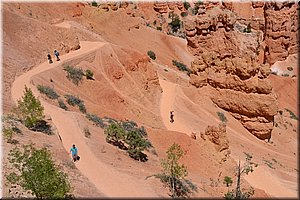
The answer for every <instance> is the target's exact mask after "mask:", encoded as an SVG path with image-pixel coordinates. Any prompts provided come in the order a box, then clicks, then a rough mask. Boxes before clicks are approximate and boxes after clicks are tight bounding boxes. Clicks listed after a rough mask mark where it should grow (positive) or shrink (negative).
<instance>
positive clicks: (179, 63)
mask: <svg viewBox="0 0 300 200" xmlns="http://www.w3.org/2000/svg"><path fill="white" fill-rule="evenodd" d="M172 64H173V65H174V66H176V67H177V68H178V69H179V70H180V71H186V72H187V73H188V75H190V74H191V73H192V71H191V70H190V69H189V68H188V67H187V66H186V65H185V64H183V63H181V62H178V61H176V60H172Z"/></svg>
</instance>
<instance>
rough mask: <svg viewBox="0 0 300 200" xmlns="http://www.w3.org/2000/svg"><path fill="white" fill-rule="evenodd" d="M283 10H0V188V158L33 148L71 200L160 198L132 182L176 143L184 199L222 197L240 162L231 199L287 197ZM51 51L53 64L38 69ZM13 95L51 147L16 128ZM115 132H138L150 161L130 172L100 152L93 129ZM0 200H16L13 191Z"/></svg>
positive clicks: (119, 156) (290, 120) (289, 134)
mask: <svg viewBox="0 0 300 200" xmlns="http://www.w3.org/2000/svg"><path fill="white" fill-rule="evenodd" d="M296 11H297V5H296V3H277V2H266V3H264V2H246V3H237V2H235V3H233V2H228V1H226V2H204V1H197V2H181V1H177V2H106V3H99V2H93V3H91V2H85V3H59V4H58V3H4V4H3V18H4V20H3V50H4V51H3V86H4V87H3V110H4V116H5V117H4V119H3V120H4V121H3V122H5V123H4V129H5V131H6V133H3V134H4V150H5V151H4V156H3V157H4V159H3V160H4V164H3V168H4V173H5V175H4V177H5V176H6V175H7V174H8V173H9V172H10V170H11V167H12V166H11V164H10V163H9V162H8V157H9V156H10V155H9V154H8V153H9V150H11V149H12V148H14V147H15V146H17V147H21V146H22V145H23V144H29V143H31V142H33V143H36V144H37V147H39V148H40V147H46V148H48V149H49V150H50V151H51V154H52V155H53V158H54V160H55V163H56V164H58V165H59V166H61V167H60V168H61V170H63V171H64V172H66V173H67V174H68V176H69V178H70V181H71V186H72V190H71V193H72V194H73V195H74V196H75V197H76V198H77V197H92V198H94V197H95V198H96V197H98V198H99V197H104V198H105V197H129V198H132V197H163V198H165V197H166V198H167V197H169V193H168V188H165V187H163V184H162V183H161V182H160V180H159V179H155V178H149V179H147V180H146V179H145V178H146V177H149V176H151V175H153V174H157V173H159V172H160V171H161V170H162V168H161V160H162V159H164V158H166V151H167V150H168V148H169V147H170V146H171V145H172V144H173V143H177V144H179V145H180V146H181V147H182V149H183V151H184V157H183V158H182V159H180V164H184V165H185V166H187V170H188V176H187V178H188V179H189V180H191V181H192V182H193V183H195V184H196V185H197V186H198V191H197V192H195V193H193V194H191V197H196V198H203V197H204V198H205V197H218V198H219V197H224V194H226V192H228V191H230V190H232V189H235V185H236V174H235V172H236V167H237V163H239V162H241V164H243V161H245V157H252V160H251V161H252V162H253V164H255V165H256V166H257V167H255V168H254V172H253V173H251V174H250V175H247V176H246V175H244V176H242V178H241V183H242V187H243V188H242V190H243V191H248V190H249V189H250V188H253V189H254V191H255V193H254V195H253V197H258V198H265V197H296V196H297V192H298V188H297V172H298V167H297V164H296V162H295V160H296V159H297V157H298V153H297V146H298V145H297V137H298V132H297V123H298V114H299V113H297V98H296V97H297V93H298V87H297V80H298V77H297V75H296V74H297V72H298V65H297V62H296V61H297V56H296V54H295V53H297V52H296V51H297V47H298V42H297V40H296V38H297V34H298V33H297V31H298V27H297V23H296V22H297V15H296V13H297V12H296ZM12 24H13V25H12ZM54 49H57V50H58V51H59V52H60V54H61V60H60V61H56V60H54V63H52V64H49V63H48V62H47V57H46V55H47V53H48V52H49V53H51V54H53V50H54ZM150 52H151V55H152V56H150V54H149V53H150ZM68 70H69V71H68ZM88 70H89V71H88ZM88 72H89V73H88ZM71 74H73V75H71ZM88 74H89V75H90V76H92V78H91V77H89V76H88ZM74 79H76V80H77V81H78V82H76V81H75V82H76V83H75V82H74ZM74 83H75V84H74ZM24 85H27V86H28V87H30V88H31V89H32V91H33V93H34V95H35V96H37V97H38V98H39V100H40V101H41V104H42V105H43V106H44V108H45V110H44V111H45V113H44V114H45V122H46V123H48V124H49V125H50V126H51V130H52V131H53V134H52V135H46V134H43V133H41V132H37V131H35V130H30V129H28V128H26V127H25V126H24V124H23V123H22V120H20V118H19V116H18V114H17V112H18V109H14V108H15V107H16V100H17V99H19V98H20V97H21V96H22V94H23V90H24V88H23V87H24ZM41 86H43V87H41ZM41 88H44V89H45V88H46V89H47V90H46V91H42V90H41ZM48 93H49V94H48ZM50 94H52V95H53V94H56V95H54V96H56V97H55V98H56V99H55V98H54V99H52V96H51V95H50ZM49 95H50V97H49ZM73 101H74V102H76V103H74V102H73ZM72 102H73V103H72ZM76 105H77V106H76ZM170 111H174V112H173V114H174V115H173V117H174V121H173V122H171V121H170ZM116 121H123V122H125V123H124V124H127V125H128V126H135V125H136V126H138V127H141V130H143V132H144V133H146V134H145V135H146V138H147V140H149V142H151V144H152V146H153V148H151V149H148V150H147V151H146V150H145V151H144V153H145V154H146V155H147V157H146V158H147V159H145V160H143V162H140V161H138V160H134V159H132V157H130V156H128V152H127V151H126V148H127V146H124V149H122V148H118V147H117V146H114V145H112V143H109V142H108V139H107V134H106V133H107V132H106V131H107V129H106V128H107V127H106V125H108V124H109V123H111V122H116ZM123 122H122V123H123ZM5 134H6V135H5ZM9 134H11V135H9ZM263 140H265V141H263ZM74 143H76V146H77V147H78V149H79V154H80V157H81V159H80V161H79V162H75V163H73V162H72V161H71V160H70V155H69V152H70V146H72V144H74ZM126 145H127V144H126ZM127 150H128V149H127ZM226 176H229V177H231V178H232V180H233V184H232V185H231V186H229V187H228V186H226V185H225V184H224V183H223V181H224V178H225V177H226ZM3 183H6V182H5V181H3ZM3 191H4V195H5V197H29V196H30V195H29V194H28V193H25V192H23V191H21V189H20V187H16V185H15V184H12V185H4V186H3Z"/></svg>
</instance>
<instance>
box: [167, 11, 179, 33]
mask: <svg viewBox="0 0 300 200" xmlns="http://www.w3.org/2000/svg"><path fill="white" fill-rule="evenodd" d="M181 23H182V22H181V21H180V19H179V16H178V15H177V14H174V15H172V21H171V22H170V23H169V26H170V27H171V28H172V31H173V32H177V31H178V30H179V29H180V27H181Z"/></svg>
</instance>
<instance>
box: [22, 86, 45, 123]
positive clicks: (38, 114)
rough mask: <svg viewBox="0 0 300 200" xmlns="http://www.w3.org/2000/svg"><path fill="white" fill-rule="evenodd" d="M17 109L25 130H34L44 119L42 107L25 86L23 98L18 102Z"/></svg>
mask: <svg viewBox="0 0 300 200" xmlns="http://www.w3.org/2000/svg"><path fill="white" fill-rule="evenodd" d="M18 109H19V110H20V114H21V118H22V120H23V122H24V124H25V126H26V127H27V128H34V127H35V126H36V125H37V123H38V122H39V121H41V120H42V119H43V118H44V107H43V106H42V104H41V102H40V101H39V99H37V98H36V97H35V96H34V95H33V93H32V91H31V89H30V88H27V86H25V92H24V96H23V97H22V99H21V100H18Z"/></svg>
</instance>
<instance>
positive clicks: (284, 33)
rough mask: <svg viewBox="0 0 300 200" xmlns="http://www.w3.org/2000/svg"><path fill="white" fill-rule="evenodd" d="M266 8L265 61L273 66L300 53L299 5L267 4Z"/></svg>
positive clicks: (290, 3) (292, 3)
mask: <svg viewBox="0 0 300 200" xmlns="http://www.w3.org/2000/svg"><path fill="white" fill-rule="evenodd" d="M265 7H266V8H265V17H266V19H265V20H266V36H265V43H266V52H265V59H266V62H268V63H269V64H273V63H275V62H276V61H282V60H285V59H286V58H287V57H288V55H291V54H295V53H297V52H298V49H297V48H298V42H297V34H298V28H299V27H298V17H297V3H296V2H266V5H265Z"/></svg>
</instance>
